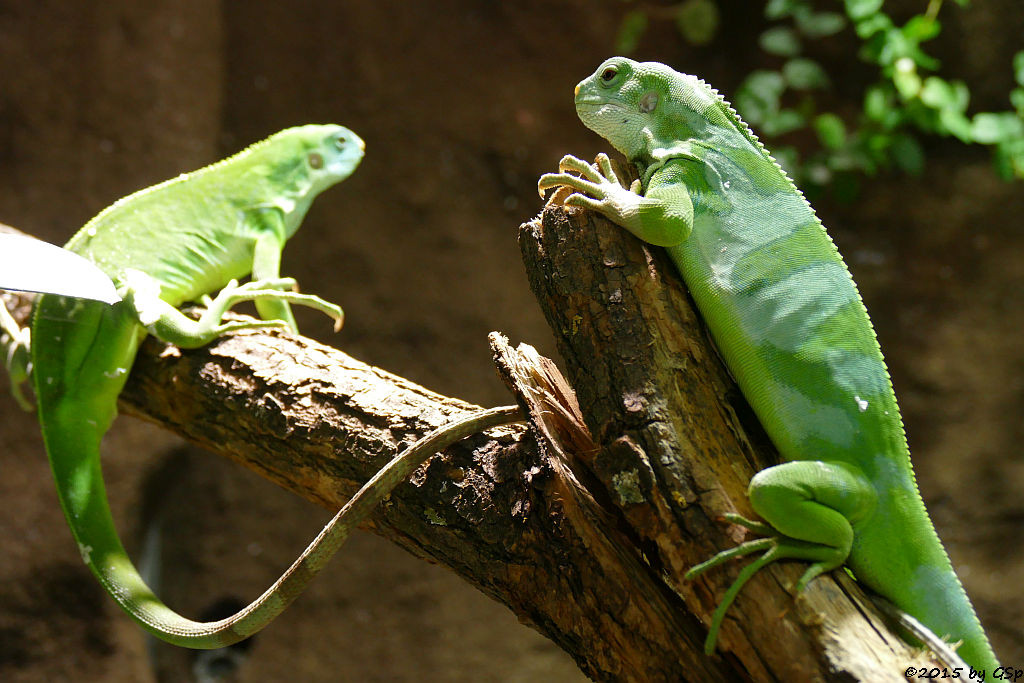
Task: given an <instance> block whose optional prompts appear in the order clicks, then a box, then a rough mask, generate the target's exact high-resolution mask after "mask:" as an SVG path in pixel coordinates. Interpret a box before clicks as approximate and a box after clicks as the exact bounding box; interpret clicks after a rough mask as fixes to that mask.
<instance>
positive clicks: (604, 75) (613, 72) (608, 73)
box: [601, 66, 619, 83]
mask: <svg viewBox="0 0 1024 683" xmlns="http://www.w3.org/2000/svg"><path fill="white" fill-rule="evenodd" d="M618 74H619V71H618V69H616V68H615V67H614V66H610V67H608V68H607V69H605V70H604V71H602V72H601V80H602V81H604V82H605V83H610V82H611V80H612V79H613V78H615V77H616V76H617V75H618Z"/></svg>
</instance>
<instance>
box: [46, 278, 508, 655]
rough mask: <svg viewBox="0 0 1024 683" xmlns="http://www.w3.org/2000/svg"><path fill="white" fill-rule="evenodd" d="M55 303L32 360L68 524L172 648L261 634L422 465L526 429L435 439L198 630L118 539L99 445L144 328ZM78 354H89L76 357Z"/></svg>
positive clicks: (481, 420)
mask: <svg viewBox="0 0 1024 683" xmlns="http://www.w3.org/2000/svg"><path fill="white" fill-rule="evenodd" d="M50 302H51V303H49V304H47V303H46V302H45V299H44V302H43V304H42V305H41V306H40V308H39V310H38V311H37V317H36V325H37V327H36V329H43V330H44V331H45V333H44V334H39V335H37V341H38V342H39V343H37V345H36V347H35V348H34V349H33V357H34V359H35V360H36V366H35V373H36V374H35V382H36V391H37V395H38V397H39V417H40V422H41V424H42V425H43V437H44V440H45V442H46V450H47V453H48V454H49V457H50V464H51V468H52V469H53V474H54V478H55V480H56V483H57V490H58V494H59V496H60V501H61V505H62V507H63V508H64V514H65V516H66V517H67V520H68V524H69V525H70V527H71V531H72V534H73V535H74V538H75V541H76V542H77V543H78V547H79V550H80V551H81V553H82V559H83V560H84V561H85V563H86V564H87V565H88V566H89V568H90V569H91V570H92V572H93V574H95V575H96V578H97V579H99V581H100V583H101V584H102V585H103V587H104V589H105V590H106V591H107V593H109V594H110V596H111V597H112V598H114V600H115V601H117V603H118V604H119V605H121V607H122V608H123V609H124V610H125V611H126V612H128V614H129V615H131V617H132V618H133V619H135V621H136V622H138V623H139V624H140V625H141V626H142V627H143V628H144V629H146V630H147V631H149V632H150V633H152V634H153V635H154V636H156V637H158V638H160V639H161V640H164V641H167V642H169V643H172V644H174V645H179V646H182V647H190V648H196V649H213V648H220V647H226V646H228V645H231V644H233V643H236V642H238V641H240V640H243V639H245V638H247V637H249V636H251V635H252V634H254V633H256V632H257V631H259V630H260V629H261V628H263V627H264V626H266V625H267V624H268V623H270V621H271V620H273V619H274V617H276V616H277V615H278V614H280V613H281V612H282V611H283V610H284V609H285V608H286V607H287V606H288V605H289V604H290V603H291V601H292V600H294V599H295V598H296V597H297V596H298V595H299V594H300V593H301V592H302V591H303V590H304V589H305V587H306V585H307V584H308V583H309V581H310V580H311V579H312V578H313V576H315V575H316V574H317V573H318V572H319V571H320V570H321V569H322V568H323V567H324V566H325V565H326V563H327V561H328V560H329V559H330V558H331V556H333V555H334V553H335V552H336V551H337V550H338V549H339V548H340V547H341V545H342V544H343V543H344V542H345V540H346V539H347V538H348V535H349V533H350V532H351V530H352V529H353V528H355V527H356V526H357V525H358V524H359V523H360V522H361V521H362V520H363V519H364V518H365V517H366V516H367V515H368V514H369V513H370V512H372V511H373V509H374V508H375V507H376V506H377V505H378V504H379V503H380V501H381V500H383V499H384V498H385V497H386V496H387V495H388V494H389V493H390V492H391V491H392V489H394V487H395V486H397V485H398V484H399V483H400V482H402V481H403V480H404V479H405V478H406V477H408V476H409V474H411V473H412V471H413V470H414V469H416V467H418V466H419V465H420V464H422V463H423V461H425V460H426V459H427V458H429V457H430V456H431V455H432V454H434V453H436V452H437V451H438V450H441V449H443V448H445V447H447V446H449V445H451V444H452V443H454V442H456V441H458V440H460V439H462V438H464V437H466V436H468V435H470V434H473V433H476V432H478V431H480V430H482V429H487V428H489V427H493V426H497V425H500V424H507V423H510V422H517V421H520V420H521V416H520V413H519V410H518V409H517V408H515V407H514V406H512V407H504V408H495V409H492V410H486V411H481V412H475V413H470V414H469V415H467V416H466V417H463V418H461V419H459V420H456V421H454V422H451V423H449V424H447V425H445V426H444V427H442V428H440V429H438V430H435V431H434V432H431V433H430V434H428V435H427V436H426V437H424V438H423V439H421V440H419V441H418V442H416V443H415V444H414V445H413V446H411V447H410V448H408V449H406V450H405V451H403V452H402V453H401V454H399V456H398V457H396V458H395V459H393V460H392V461H391V462H390V463H389V464H388V465H387V466H386V467H384V468H383V469H382V470H381V471H380V472H378V473H377V474H376V475H375V476H374V477H373V478H372V479H371V480H370V481H368V482H367V483H366V484H365V485H364V486H363V487H362V488H361V489H360V490H359V492H357V493H356V495H355V496H354V497H353V498H352V499H351V500H350V501H349V502H348V504H346V505H345V507H343V508H342V509H341V510H340V511H339V512H338V514H337V515H335V517H334V518H333V519H332V520H331V521H330V522H329V523H328V524H327V526H326V527H324V529H323V530H322V531H321V532H320V534H319V535H318V536H317V537H316V538H315V539H313V541H312V542H311V543H310V544H309V546H308V547H307V548H306V550H305V551H304V552H303V553H302V554H301V555H300V556H299V558H298V559H297V560H296V561H295V562H294V563H293V564H292V565H291V567H289V568H288V570H287V571H285V572H284V574H282V576H281V577H280V578H279V579H278V580H277V581H276V582H275V583H274V584H273V585H272V586H271V587H270V588H268V589H267V590H266V591H265V592H264V593H263V594H262V595H261V596H260V597H258V598H257V599H256V600H254V601H253V602H252V603H251V604H249V605H248V606H247V607H245V608H244V609H242V610H241V611H239V612H238V613H237V614H235V615H233V616H231V617H228V618H226V619H221V620H219V621H213V622H198V621H192V620H191V619H187V618H185V617H183V616H181V615H180V614H178V613H177V612H175V611H174V610H172V609H171V608H169V607H168V606H167V605H165V604H164V603H163V602H161V601H160V599H159V598H158V597H157V596H156V595H155V594H154V593H153V591H152V590H150V588H149V586H147V585H146V582H145V581H144V580H143V579H142V577H141V576H140V574H139V572H138V570H137V569H136V568H135V565H134V564H133V563H132V561H131V559H130V558H129V557H128V554H127V552H125V549H124V546H123V545H122V544H121V541H120V538H119V537H118V534H117V530H116V528H115V527H114V522H113V519H112V517H111V513H110V507H109V505H108V504H107V497H106V491H105V487H104V485H103V474H102V471H101V468H100V450H99V449H100V441H101V440H102V437H103V434H104V433H105V432H106V431H107V428H108V427H109V426H110V423H111V422H112V421H113V419H114V416H115V415H116V404H117V395H118V393H119V392H120V389H121V387H122V386H123V384H124V381H125V379H126V377H127V369H128V368H129V367H130V366H131V360H132V358H133V357H134V354H135V347H136V345H137V339H138V332H137V327H136V326H135V324H134V321H133V320H132V319H131V318H130V317H129V316H126V315H123V314H121V313H119V312H118V311H117V306H114V307H110V308H106V309H105V310H104V308H103V306H102V305H96V304H85V306H86V310H85V311H84V314H83V311H82V309H78V310H76V312H75V313H76V314H75V321H74V322H69V317H66V316H64V315H63V314H62V312H61V311H62V308H61V307H62V306H66V304H64V303H62V304H60V305H58V304H56V303H53V302H54V299H52V298H51V299H50ZM63 313H67V310H64V311H63ZM55 333H57V334H56V336H54V335H55ZM43 340H47V341H45V342H44V341H43ZM54 340H56V341H55V342H54V343H51V342H53V341H54ZM76 349H84V350H83V351H81V352H80V353H77V354H76V353H74V350H76Z"/></svg>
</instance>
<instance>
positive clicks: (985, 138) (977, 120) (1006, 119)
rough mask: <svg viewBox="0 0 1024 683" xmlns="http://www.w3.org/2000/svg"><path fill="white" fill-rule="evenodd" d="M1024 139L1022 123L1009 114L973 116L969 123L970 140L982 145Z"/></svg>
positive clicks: (1017, 117) (1023, 122) (1018, 118)
mask: <svg viewBox="0 0 1024 683" xmlns="http://www.w3.org/2000/svg"><path fill="white" fill-rule="evenodd" d="M1019 137H1024V121H1022V120H1021V118H1020V117H1019V116H1017V115H1016V114H1013V113H1011V112H1008V111H1007V112H1000V113H997V114H990V113H982V114H975V115H974V119H973V120H972V121H971V138H972V139H973V140H974V141H975V142H980V143H981V144H983V145H993V144H995V143H997V142H1000V141H1002V140H1010V139H1013V138H1019Z"/></svg>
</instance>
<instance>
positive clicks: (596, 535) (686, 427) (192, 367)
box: [18, 207, 932, 681]
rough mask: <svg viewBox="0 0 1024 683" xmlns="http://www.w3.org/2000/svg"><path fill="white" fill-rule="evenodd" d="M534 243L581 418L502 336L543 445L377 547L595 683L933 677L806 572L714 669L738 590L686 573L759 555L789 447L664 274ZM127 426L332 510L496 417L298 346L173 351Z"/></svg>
mask: <svg viewBox="0 0 1024 683" xmlns="http://www.w3.org/2000/svg"><path fill="white" fill-rule="evenodd" d="M519 239H520V246H521V249H522V253H523V257H524V261H525V263H526V267H527V271H528V273H529V276H530V279H531V284H532V287H533V289H534V292H535V294H536V295H537V299H538V301H539V302H540V304H541V306H542V308H543V309H544V312H545V315H546V316H547V319H548V321H549V323H550V324H551V327H552V329H553V330H554V332H555V335H556V338H557V340H558V343H559V348H560V351H561V353H562V355H563V358H564V359H565V361H566V364H567V368H568V375H569V380H570V382H569V383H568V384H570V385H572V386H573V387H574V388H575V390H576V393H577V395H578V397H579V406H578V407H577V406H576V405H575V403H574V400H573V398H572V396H571V391H569V390H567V389H566V387H567V385H566V384H565V383H564V380H561V379H560V377H559V376H558V375H557V371H555V370H554V369H553V364H551V363H550V362H547V361H545V360H544V359H541V358H539V357H537V356H536V355H535V354H534V353H532V350H531V349H529V348H525V347H520V349H518V350H513V349H511V348H510V347H508V346H507V344H505V343H504V340H503V339H501V338H500V337H498V336H493V337H492V346H493V347H494V349H495V354H496V361H497V362H498V365H499V369H500V371H501V373H502V375H503V378H504V379H505V381H506V383H507V384H509V386H510V388H512V390H513V392H514V393H515V394H516V395H517V398H518V401H519V403H520V405H521V406H522V407H523V408H524V409H525V410H526V412H527V414H528V415H529V417H530V422H529V425H530V426H529V428H527V429H524V428H522V427H519V426H513V427H507V428H500V429H495V430H490V431H489V432H488V433H486V434H480V435H477V436H475V437H471V438H468V439H466V440H464V441H463V442H460V443H459V444H457V445H456V446H454V447H452V448H449V449H448V450H447V451H446V452H444V453H442V454H439V455H437V456H435V457H434V458H432V459H431V460H430V461H429V462H428V463H426V464H425V465H424V466H422V467H421V468H420V469H419V470H418V471H417V472H416V474H415V475H414V476H413V477H412V478H411V479H410V480H409V481H408V482H407V483H404V484H402V485H400V486H399V487H398V488H397V489H396V490H395V491H394V492H393V494H392V495H391V497H390V498H389V499H388V500H387V502H386V503H385V504H383V505H382V506H381V508H380V510H379V511H378V512H377V513H376V514H375V515H374V516H373V518H372V519H370V520H368V522H367V524H366V526H367V527H369V528H372V529H373V530H374V531H376V532H377V533H380V534H382V535H383V536H385V537H387V538H390V539H392V540H393V541H394V542H396V543H398V544H399V545H400V546H402V547H404V548H405V549H407V550H409V551H410V552H412V553H413V554H415V555H417V556H419V557H422V558H424V559H427V560H429V561H432V562H437V563H440V564H442V565H445V566H447V567H449V568H451V569H452V570H454V571H456V572H457V573H458V574H459V575H460V576H462V577H463V578H465V579H466V580H467V581H469V582H470V583H471V584H473V585H474V586H476V587H477V588H479V589H480V590H482V591H483V592H484V593H486V594H488V595H490V596H491V597H493V598H494V599H496V600H498V601H500V602H502V603H503V604H505V605H507V606H508V607H509V608H510V609H512V610H513V612H514V613H515V614H516V615H517V616H518V617H519V618H520V620H522V621H523V622H524V623H527V624H529V625H531V626H533V627H534V628H536V629H537V630H538V631H540V632H541V633H543V634H544V635H546V636H547V637H549V638H551V639H552V640H554V641H555V642H556V643H558V644H559V645H560V646H561V647H562V648H563V649H564V650H566V651H567V652H568V653H569V654H570V655H572V656H573V657H574V659H575V660H576V662H577V663H578V664H579V666H580V668H581V669H582V670H583V671H584V672H585V673H586V674H587V675H589V676H590V677H592V678H594V679H595V680H607V681H662V680H664V681H677V680H693V681H719V680H734V679H752V680H766V681H767V680H777V679H787V680H832V679H842V680H860V681H874V680H891V681H897V680H905V679H904V678H903V671H904V669H905V667H906V666H907V664H908V663H910V662H911V661H913V662H914V663H915V664H916V665H917V666H927V665H931V664H932V661H931V660H929V659H925V658H924V657H923V656H920V655H918V656H916V657H914V655H913V654H912V651H911V649H910V648H908V646H906V645H905V644H904V643H903V642H902V641H900V640H899V639H898V638H896V637H895V636H893V635H892V634H891V632H890V631H889V630H888V629H887V627H886V626H885V625H884V623H883V622H882V620H881V618H880V617H879V616H878V615H877V612H876V611H875V610H874V609H873V608H872V607H871V606H870V605H869V604H868V602H867V601H866V600H865V599H864V597H863V595H862V594H861V592H860V591H859V590H858V589H857V587H856V585H855V584H854V583H853V582H852V581H851V580H850V579H849V577H847V576H845V575H843V574H841V573H835V574H834V575H833V576H831V577H822V578H821V579H818V580H816V581H815V582H813V583H812V584H811V586H810V587H809V588H808V590H807V591H806V592H805V594H804V595H803V596H801V597H799V598H798V599H796V600H794V599H793V597H792V596H791V595H790V594H789V592H788V588H789V587H790V586H791V585H792V584H793V583H794V581H795V580H796V578H797V577H798V576H799V572H800V571H801V570H800V568H799V567H796V566H792V565H791V566H779V567H771V568H769V569H767V570H765V571H762V572H760V573H759V575H758V576H756V577H755V578H754V579H753V580H752V581H751V582H750V584H749V585H748V586H747V588H746V589H745V590H744V591H743V593H742V594H741V595H740V598H739V599H738V600H737V603H736V605H734V607H733V609H732V610H731V612H730V617H729V618H727V620H726V623H725V626H724V627H723V629H722V634H721V638H720V649H719V651H718V654H717V655H716V656H713V657H707V656H705V655H704V654H703V652H702V647H703V639H704V634H705V627H704V626H703V625H702V623H701V622H702V620H703V621H705V622H706V620H707V618H708V616H709V614H710V612H711V611H712V610H713V609H714V606H715V604H716V602H717V600H718V597H719V596H720V595H721V593H722V591H723V590H724V589H725V588H726V587H727V586H728V584H729V582H730V581H731V579H732V577H733V576H735V570H736V568H735V566H731V565H730V566H729V567H728V568H722V569H719V570H716V571H713V572H711V573H709V574H708V575H707V576H706V577H704V578H701V579H700V580H698V581H697V582H694V583H688V582H684V581H683V580H682V578H681V577H682V574H683V573H684V572H685V570H686V569H687V568H689V567H690V566H692V565H693V564H695V563H697V562H699V561H700V560H703V559H705V558H706V557H708V556H710V554H712V553H713V552H715V551H717V550H719V549H721V548H724V547H729V546H731V545H734V544H735V542H736V541H738V540H740V538H741V536H742V534H740V533H739V532H738V531H737V530H736V529H734V528H729V527H726V526H723V525H720V524H716V523H715V522H714V521H713V520H714V519H715V517H716V516H718V515H720V514H721V513H723V512H726V511H730V510H738V511H740V512H741V513H747V514H750V510H749V509H748V508H747V505H746V497H745V490H746V484H747V481H748V480H749V477H750V476H751V475H752V474H753V473H754V472H756V471H757V470H758V469H760V468H762V467H764V466H766V465H768V464H771V463H772V462H773V460H774V454H773V452H772V449H771V447H770V445H769V444H768V442H767V439H766V438H765V437H764V436H763V434H762V433H761V432H760V428H759V427H758V425H757V423H756V420H755V419H754V418H753V417H752V415H750V414H749V409H747V408H746V407H745V404H744V403H743V399H742V397H741V396H740V395H739V393H738V392H737V391H736V389H735V387H734V386H733V384H732V382H731V380H730V379H729V377H728V375H727V373H726V371H725V370H724V369H723V368H722V366H721V364H720V363H719V361H718V358H717V356H716V354H715V352H714V349H713V346H712V345H711V343H710V341H709V340H708V338H707V337H706V335H705V334H704V332H703V329H702V328H701V326H700V323H699V320H698V318H697V317H696V316H695V315H694V313H693V309H692V308H691V306H690V303H689V301H688V299H687V297H686V295H685V293H684V291H683V290H682V288H681V285H680V284H679V282H678V280H677V278H676V277H675V276H674V271H673V269H672V267H671V264H670V263H668V261H667V260H666V259H665V258H664V256H663V254H661V253H660V252H658V251H651V250H649V249H647V248H646V247H644V246H643V245H641V244H640V243H639V242H638V241H637V240H635V239H634V238H632V237H631V236H629V235H628V234H626V233H625V231H623V230H621V229H619V228H617V227H616V226H613V225H611V224H609V223H607V222H606V221H604V220H603V219H601V218H599V217H594V216H592V215H590V214H587V213H584V212H572V213H567V212H565V211H564V210H562V209H560V208H553V207H549V208H547V209H545V211H544V213H543V214H542V216H541V217H540V218H538V219H537V220H535V221H532V222H530V223H527V224H525V225H524V226H522V228H521V229H520V237H519ZM18 310H19V311H20V315H21V316H22V318H23V319H24V315H25V311H26V308H25V307H24V306H23V307H21V308H20V309H18ZM121 407H122V409H123V410H124V411H125V412H128V413H132V414H135V415H137V416H139V417H142V418H144V419H148V420H151V421H154V422H156V423H158V424H162V425H164V426H166V427H168V428H170V429H172V430H174V431H176V432H177V433H179V434H181V435H183V436H184V437H185V438H187V439H189V440H191V441H193V442H195V443H198V444H199V445H202V446H204V447H206V448H208V449H209V450H211V451H213V452H216V453H219V454H222V455H226V456H227V457H229V458H231V459H233V460H235V461H237V462H239V463H240V464H242V465H244V466H246V467H249V468H251V469H253V470H256V471H257V472H259V473H261V474H263V475H264V476H266V477H268V478H269V479H271V480H273V481H275V482H277V483H278V484H280V485H282V486H284V487H285V488H287V489H289V490H292V491H294V492H295V493H297V494H298V495H300V496H302V497H304V498H306V499H307V500H310V501H312V502H314V503H316V504H318V505H321V506H323V507H326V508H328V509H337V508H338V507H340V506H341V505H342V504H343V503H344V502H345V501H346V500H347V499H348V497H349V496H350V495H351V494H352V493H354V492H355V491H356V490H357V489H358V487H359V486H360V485H361V484H362V483H363V482H365V481H366V480H367V479H368V478H369V477H370V476H371V475H372V474H373V473H374V472H376V471H377V470H378V469H379V468H380V467H381V466H382V465H383V464H384V463H386V462H387V461H388V460H389V459H390V458H391V457H393V456H394V455H395V454H396V453H398V452H399V451H400V450H401V449H402V448H403V447H404V446H406V445H408V444H410V443H412V442H413V441H415V440H416V439H418V438H419V437H421V436H423V435H425V434H426V433H428V432H429V431H431V430H433V429H435V428H436V427H438V426H440V425H442V424H444V423H445V422H446V421H448V420H450V419H452V418H453V417H456V416H460V415H463V414H465V413H466V412H467V411H472V410H475V409H477V407H476V406H472V405H470V404H467V403H465V402H462V401H459V400H457V399H454V398H448V397H444V396H441V395H438V394H435V393H433V392H430V391H429V390H427V389H424V388H423V387H419V386H417V385H415V384H413V383H411V382H408V381H406V380H403V379H402V378H400V377H396V376H394V375H391V374H389V373H387V372H384V371H383V370H380V369H378V368H374V367H371V366H369V365H366V364H364V363H361V362H359V361H357V360H355V359H353V358H351V357H350V356H347V355H346V354H344V353H342V352H341V351H338V350H337V349H333V348H330V347H327V346H324V345H321V344H318V343H316V342H313V341H311V340H308V339H305V338H302V337H297V336H291V335H287V334H281V333H277V332H248V333H241V334H236V335H231V336H227V337H224V338H221V339H219V340H218V341H216V342H215V343H213V344H211V345H210V346H208V347H205V348H202V349H196V350H180V349H177V348H174V347H171V346H168V345H165V344H163V343H160V342H158V341H156V340H155V339H152V338H150V339H148V340H147V341H146V342H145V343H144V344H143V347H142V349H141V352H140V354H139V358H138V360H137V361H136V364H135V367H134V369H133V371H132V375H131V377H130V379H129V381H128V385H127V387H126V389H125V391H124V393H123V394H122V397H121ZM581 422H585V423H586V426H587V427H589V433H588V432H587V429H586V428H585V427H582V425H581ZM590 434H593V435H595V436H594V437H593V438H592V439H591V437H590ZM282 561H283V562H284V561H285V558H283V559H282ZM300 599H301V598H300ZM695 615H696V616H695ZM912 657H913V660H912Z"/></svg>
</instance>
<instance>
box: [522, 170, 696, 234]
mask: <svg viewBox="0 0 1024 683" xmlns="http://www.w3.org/2000/svg"><path fill="white" fill-rule="evenodd" d="M683 163H685V162H684V161H683V160H682V159H678V160H670V161H668V162H666V163H665V164H663V165H662V166H661V167H660V168H659V169H657V170H656V171H655V172H654V173H653V174H652V175H651V178H650V180H649V181H648V184H647V191H646V192H643V188H642V187H641V183H640V181H639V180H634V181H633V183H632V184H631V185H630V187H629V189H626V188H625V187H623V185H622V183H621V182H620V181H619V178H618V176H617V175H616V174H615V170H614V169H613V168H612V164H611V160H610V159H609V158H608V155H607V154H604V153H601V154H598V155H597V161H596V163H594V164H588V163H587V162H585V161H583V160H582V159H579V158H577V157H574V156H572V155H566V156H564V157H562V160H561V161H560V162H558V171H559V172H558V173H545V174H544V175H542V176H541V177H540V180H539V181H538V182H537V190H538V191H539V192H540V194H541V196H542V197H543V196H544V191H545V190H547V189H550V188H553V187H567V188H570V189H572V190H574V192H573V194H570V195H569V196H568V197H567V198H566V199H565V202H564V203H565V204H566V205H567V206H581V207H583V208H586V209H591V210H592V211H597V212H598V213H600V214H602V215H603V216H605V217H606V218H608V219H609V220H611V221H612V222H614V223H617V224H618V225H621V226H622V227H624V228H626V229H627V230H629V231H630V232H631V233H633V234H634V235H636V236H637V237H639V238H640V239H642V240H643V241H645V242H648V243H650V244H654V245H657V246H659V247H672V246H675V245H677V244H680V243H681V242H683V241H684V240H686V238H687V237H689V235H690V231H691V230H692V228H693V203H692V202H691V200H690V195H689V193H688V192H687V190H686V185H685V172H684V169H683V168H682V164H683ZM568 171H573V172H576V173H579V174H580V175H579V176H576V175H572V174H571V173H569V172H568Z"/></svg>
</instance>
